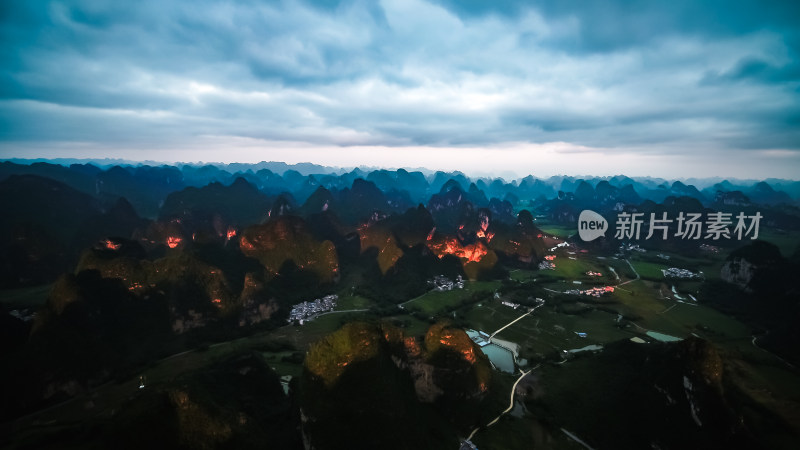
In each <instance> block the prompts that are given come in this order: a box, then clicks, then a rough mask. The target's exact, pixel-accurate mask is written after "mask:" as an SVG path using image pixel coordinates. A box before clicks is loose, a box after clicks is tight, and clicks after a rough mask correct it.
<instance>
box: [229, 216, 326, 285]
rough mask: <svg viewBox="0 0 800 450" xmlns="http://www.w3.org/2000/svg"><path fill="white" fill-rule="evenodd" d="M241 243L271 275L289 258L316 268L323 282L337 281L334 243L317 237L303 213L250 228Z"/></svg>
mask: <svg viewBox="0 0 800 450" xmlns="http://www.w3.org/2000/svg"><path fill="white" fill-rule="evenodd" d="M239 247H240V248H241V250H242V253H244V254H245V255H246V256H249V257H252V258H256V259H258V260H259V262H261V264H262V265H263V266H264V268H265V269H266V273H267V276H268V277H272V276H275V275H277V274H278V272H279V270H280V269H281V266H283V264H284V263H286V262H287V261H291V262H293V263H294V264H295V265H296V266H297V267H298V268H300V269H301V270H307V271H311V272H313V273H314V274H316V275H317V276H319V278H320V280H321V281H323V282H332V281H335V280H337V279H338V276H339V259H338V256H337V254H336V248H335V247H334V245H333V243H332V242H331V241H323V242H319V241H317V240H315V239H314V238H313V237H312V235H311V233H310V232H309V231H308V229H307V227H306V224H305V222H304V221H303V219H300V218H299V217H294V216H281V217H278V218H276V219H275V220H273V221H270V222H267V223H265V224H262V225H256V226H253V227H250V228H247V229H245V230H244V232H243V233H242V235H241V238H240V240H239Z"/></svg>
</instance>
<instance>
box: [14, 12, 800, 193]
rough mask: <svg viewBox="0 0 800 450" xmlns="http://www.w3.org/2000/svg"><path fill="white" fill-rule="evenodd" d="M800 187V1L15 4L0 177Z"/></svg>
mask: <svg viewBox="0 0 800 450" xmlns="http://www.w3.org/2000/svg"><path fill="white" fill-rule="evenodd" d="M14 157H22V158H37V157H70V158H99V157H112V158H126V159H130V160H145V159H147V160H156V161H166V162H174V161H187V162H188V161H206V162H209V161H220V162H231V161H241V162H257V161H261V160H267V161H269V160H274V161H286V162H290V163H292V162H302V161H310V162H315V163H321V164H327V165H335V166H356V165H362V164H363V165H369V166H385V167H401V166H405V167H420V166H426V167H429V168H433V169H451V170H452V169H457V170H463V171H466V172H468V173H495V174H504V175H508V174H516V175H525V174H529V173H530V174H534V175H538V176H548V175H553V174H570V175H578V174H593V175H613V174H619V173H625V174H627V175H653V176H666V177H672V178H675V177H689V176H723V177H739V178H757V177H784V178H792V179H798V178H800V2H797V1H764V0H761V1H738V0H726V1H697V0H669V1H664V0H652V1H650V0H645V1H636V0H602V1H598V0H580V1H578V0H558V1H551V2H537V1H528V2H515V1H501V0H491V1H488V0H487V1H479V0H383V1H378V2H368V1H360V0H353V1H350V0H345V1H335V0H324V1H269V2H267V1H263V2H262V1H256V0H241V1H214V2H212V1H207V0H193V1H186V2H177V1H167V0H156V1H148V0H137V1H130V2H129V1H111V0H107V1H101V0H82V1H38V0H30V1H3V2H0V158H14Z"/></svg>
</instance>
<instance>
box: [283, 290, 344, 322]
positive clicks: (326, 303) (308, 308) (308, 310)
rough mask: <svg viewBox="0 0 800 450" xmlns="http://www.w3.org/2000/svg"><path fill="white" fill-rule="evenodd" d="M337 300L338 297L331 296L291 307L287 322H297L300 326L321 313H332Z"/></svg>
mask: <svg viewBox="0 0 800 450" xmlns="http://www.w3.org/2000/svg"><path fill="white" fill-rule="evenodd" d="M337 300H339V296H338V295H336V294H332V295H326V296H325V297H322V298H318V299H315V300H312V301H310V302H303V303H298V304H296V305H294V306H293V307H292V311H291V312H290V313H289V322H294V321H298V322H300V325H302V324H303V322H305V321H309V320H313V319H314V318H315V317H317V316H318V315H320V314H322V313H325V312H328V311H333V309H334V308H336V301H337Z"/></svg>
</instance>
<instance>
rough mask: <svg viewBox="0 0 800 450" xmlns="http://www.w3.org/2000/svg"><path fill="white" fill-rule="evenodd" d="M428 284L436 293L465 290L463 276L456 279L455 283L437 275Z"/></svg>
mask: <svg viewBox="0 0 800 450" xmlns="http://www.w3.org/2000/svg"><path fill="white" fill-rule="evenodd" d="M428 284H429V285H431V286H433V290H434V291H440V292H442V291H452V290H453V289H464V279H463V278H461V275H458V276H457V277H456V280H455V281H453V280H451V279H449V278H447V277H446V276H444V275H436V276H435V277H433V279H432V280H428Z"/></svg>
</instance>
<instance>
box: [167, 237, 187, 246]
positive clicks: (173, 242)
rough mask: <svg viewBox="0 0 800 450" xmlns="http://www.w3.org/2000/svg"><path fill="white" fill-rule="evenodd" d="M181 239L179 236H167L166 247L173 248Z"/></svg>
mask: <svg viewBox="0 0 800 450" xmlns="http://www.w3.org/2000/svg"><path fill="white" fill-rule="evenodd" d="M181 241H183V238H181V237H178V236H169V237H167V247H169V248H175V247H177V246H178V245H180V243H181Z"/></svg>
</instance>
